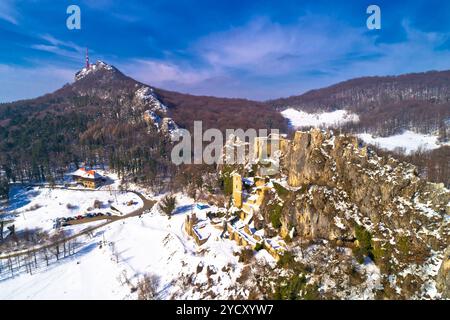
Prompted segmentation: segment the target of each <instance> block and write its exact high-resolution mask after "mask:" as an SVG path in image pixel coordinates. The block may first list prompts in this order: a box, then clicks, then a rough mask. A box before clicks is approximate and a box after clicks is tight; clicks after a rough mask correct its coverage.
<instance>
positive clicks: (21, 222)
mask: <svg viewBox="0 0 450 320" xmlns="http://www.w3.org/2000/svg"><path fill="white" fill-rule="evenodd" d="M96 200H99V201H101V203H102V206H101V208H100V209H95V208H94V202H95V201H96ZM111 206H113V207H114V208H116V209H117V210H119V211H120V212H121V213H123V214H127V213H130V212H132V211H134V210H136V209H138V208H140V207H142V206H143V203H142V200H141V199H140V198H139V197H138V196H137V195H136V194H134V193H131V192H119V191H88V190H85V189H84V190H82V189H80V190H70V189H50V188H43V187H33V188H23V187H13V189H12V192H11V198H10V205H9V207H8V208H7V211H9V212H12V213H14V214H17V218H16V219H15V222H14V224H15V227H16V231H21V230H24V229H36V228H39V229H42V230H44V231H50V230H52V229H53V224H54V220H55V219H56V218H64V217H73V216H78V215H84V214H85V213H88V212H101V213H107V212H111V213H113V214H116V215H120V213H119V212H117V211H113V210H112V208H111Z"/></svg>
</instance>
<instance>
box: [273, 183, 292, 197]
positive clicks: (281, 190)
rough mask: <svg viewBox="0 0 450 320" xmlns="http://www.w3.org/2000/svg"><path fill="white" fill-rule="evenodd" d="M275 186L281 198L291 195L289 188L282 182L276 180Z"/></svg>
mask: <svg viewBox="0 0 450 320" xmlns="http://www.w3.org/2000/svg"><path fill="white" fill-rule="evenodd" d="M273 187H274V188H275V191H276V192H277V194H278V195H279V196H280V197H281V198H284V197H287V196H288V195H289V190H288V189H286V188H285V187H283V186H282V185H281V184H279V183H276V182H274V183H273Z"/></svg>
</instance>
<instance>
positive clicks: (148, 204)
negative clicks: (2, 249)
mask: <svg viewBox="0 0 450 320" xmlns="http://www.w3.org/2000/svg"><path fill="white" fill-rule="evenodd" d="M86 191H92V190H86ZM125 192H131V193H134V194H136V195H137V196H138V197H139V198H140V199H141V200H142V202H143V206H142V207H141V208H139V209H136V210H134V211H133V212H130V213H128V214H126V215H123V216H112V217H110V219H108V221H107V222H105V223H102V224H99V225H96V226H93V227H90V228H86V229H84V230H82V231H80V232H78V233H76V234H74V235H71V236H69V237H65V238H63V239H60V240H58V241H55V242H52V243H47V244H44V245H42V246H38V247H33V248H30V249H26V250H21V251H15V252H11V253H8V254H4V255H0V260H1V259H9V258H14V257H17V256H21V255H25V254H30V253H34V252H37V251H40V250H42V249H45V248H51V247H53V246H55V245H57V244H61V243H64V242H67V241H70V240H73V239H76V238H78V237H80V236H83V235H86V234H88V233H90V232H92V231H94V230H97V229H99V228H103V227H105V226H107V225H108V224H110V223H113V222H116V221H120V220H123V219H127V218H130V217H136V216H140V215H141V214H143V213H144V212H145V211H146V210H150V209H151V208H152V207H153V206H154V204H155V203H156V202H155V201H153V200H149V199H147V198H146V197H144V196H143V195H142V194H141V193H140V192H137V191H125Z"/></svg>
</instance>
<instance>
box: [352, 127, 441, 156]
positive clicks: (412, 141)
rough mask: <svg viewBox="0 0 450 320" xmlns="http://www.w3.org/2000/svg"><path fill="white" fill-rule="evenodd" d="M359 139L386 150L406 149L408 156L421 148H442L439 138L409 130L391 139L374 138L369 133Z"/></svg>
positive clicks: (363, 134)
mask: <svg viewBox="0 0 450 320" xmlns="http://www.w3.org/2000/svg"><path fill="white" fill-rule="evenodd" d="M358 137H359V138H360V139H361V140H363V141H364V142H365V143H368V144H373V145H376V146H379V147H380V148H383V149H386V150H390V151H393V150H395V149H399V148H401V149H404V152H405V153H407V154H410V153H412V152H414V151H417V150H419V148H422V150H433V149H437V148H439V147H441V144H439V143H438V137H437V136H434V135H427V134H420V133H415V132H412V131H408V130H407V131H404V132H403V133H401V134H397V135H394V136H389V137H374V136H372V135H371V134H369V133H361V134H358Z"/></svg>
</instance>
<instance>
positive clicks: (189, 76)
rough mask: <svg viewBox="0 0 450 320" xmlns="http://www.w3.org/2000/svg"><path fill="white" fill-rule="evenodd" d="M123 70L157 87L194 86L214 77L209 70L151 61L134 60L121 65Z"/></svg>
mask: <svg viewBox="0 0 450 320" xmlns="http://www.w3.org/2000/svg"><path fill="white" fill-rule="evenodd" d="M121 69H123V71H124V72H125V73H127V74H129V75H131V76H133V77H134V78H136V79H138V80H140V81H143V82H149V83H152V84H153V85H155V86H164V85H167V84H170V83H172V84H181V85H186V86H189V85H191V86H193V85H196V84H198V83H201V82H203V81H205V80H207V79H209V78H211V77H212V76H214V73H213V72H212V71H211V70H209V69H194V68H192V67H189V66H183V65H182V64H177V63H173V62H165V61H160V60H150V59H149V60H145V59H135V60H132V61H130V62H128V63H125V64H123V65H121Z"/></svg>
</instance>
